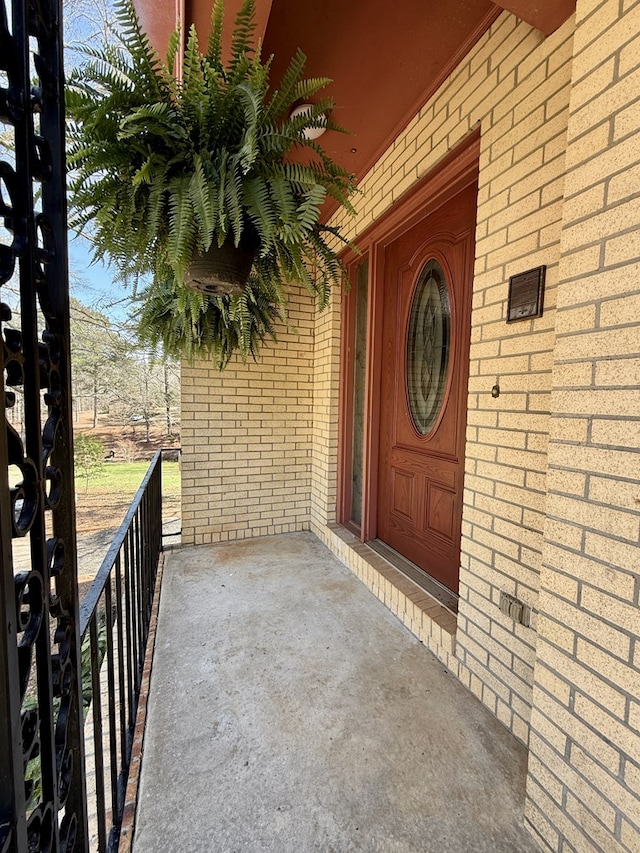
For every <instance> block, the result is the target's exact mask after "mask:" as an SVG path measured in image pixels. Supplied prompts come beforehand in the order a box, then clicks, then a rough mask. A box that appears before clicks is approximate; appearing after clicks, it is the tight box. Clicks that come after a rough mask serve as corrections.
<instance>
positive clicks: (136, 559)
mask: <svg viewBox="0 0 640 853" xmlns="http://www.w3.org/2000/svg"><path fill="white" fill-rule="evenodd" d="M161 549H162V480H161V451H158V452H157V453H156V455H155V456H154V458H153V461H152V462H151V465H150V466H149V470H148V471H147V474H146V475H145V478H144V480H143V481H142V485H141V486H140V488H139V489H138V492H137V494H136V496H135V498H134V499H133V503H132V504H131V506H130V508H129V511H128V512H127V515H126V516H125V518H124V521H123V522H122V524H121V525H120V529H119V530H118V533H117V536H116V538H115V540H114V542H113V544H112V545H111V547H110V548H109V551H108V552H107V554H106V556H105V558H104V560H103V561H102V565H101V567H100V569H99V570H98V574H97V575H96V577H95V580H94V581H93V583H92V584H91V587H90V588H89V590H88V591H87V593H86V595H85V597H84V599H83V601H82V603H81V605H80V636H81V638H82V693H83V704H84V708H85V751H86V765H87V769H86V772H87V797H88V808H87V812H88V819H89V843H90V848H91V850H97V851H100V853H103V851H115V850H117V848H118V841H119V836H120V827H121V824H122V816H123V812H124V806H125V794H126V786H127V777H128V772H129V765H130V762H131V751H132V744H133V735H134V729H135V722H136V711H137V707H138V698H139V695H140V683H141V679H142V671H143V665H144V657H145V647H146V642H147V635H148V633H149V621H150V618H151V609H152V604H153V594H154V587H155V580H156V574H157V569H158V561H159V557H160V551H161Z"/></svg>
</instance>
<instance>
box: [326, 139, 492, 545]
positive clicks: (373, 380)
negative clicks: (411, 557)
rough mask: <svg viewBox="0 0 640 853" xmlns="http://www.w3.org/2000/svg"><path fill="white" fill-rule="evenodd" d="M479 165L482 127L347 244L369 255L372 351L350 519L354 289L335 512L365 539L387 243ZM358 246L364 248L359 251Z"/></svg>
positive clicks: (373, 526) (345, 301) (373, 502)
mask: <svg viewBox="0 0 640 853" xmlns="http://www.w3.org/2000/svg"><path fill="white" fill-rule="evenodd" d="M479 171H480V128H479V126H478V127H477V128H475V129H474V130H473V131H472V132H471V133H470V134H469V135H468V136H467V137H466V138H465V139H464V140H463V141H462V142H461V143H460V144H459V145H458V146H456V148H455V149H454V150H453V151H450V152H449V153H448V154H447V155H446V156H445V157H444V158H443V159H442V160H441V161H440V163H439V164H438V165H437V166H435V167H434V168H433V169H432V170H431V171H430V172H429V173H428V174H427V175H425V177H424V178H422V179H420V180H419V181H418V183H417V184H416V185H415V186H414V187H412V188H411V189H410V190H409V191H408V192H407V193H405V194H404V195H403V196H402V197H401V198H400V199H399V200H398V201H397V202H396V203H395V204H393V205H392V207H391V208H390V209H389V210H388V211H387V212H386V213H385V214H383V215H382V217H380V219H378V220H376V222H374V223H373V224H372V225H370V226H369V227H368V228H367V229H366V230H365V231H364V232H363V233H362V234H361V235H360V236H359V238H358V239H357V240H356V246H357V249H358V251H354V250H348V251H347V252H346V253H345V254H344V256H343V260H344V262H345V264H346V266H347V268H348V269H350V268H352V269H355V267H356V266H357V263H358V259H360V258H363V257H364V256H365V255H366V256H368V260H369V295H368V303H367V353H366V376H365V412H366V415H365V423H364V442H363V444H364V451H363V502H362V524H361V526H360V528H359V529H357V528H355V527H354V525H353V523H352V522H351V519H350V515H351V486H350V477H351V468H352V462H353V459H352V455H351V454H352V450H351V447H352V439H351V430H352V396H353V380H352V376H353V362H352V360H351V355H352V352H353V346H352V344H353V329H352V328H351V327H352V326H353V317H354V307H353V298H352V296H351V294H352V293H353V291H347V292H345V293H343V297H342V314H341V316H342V328H341V341H340V401H339V420H338V435H339V441H338V491H337V506H336V517H337V521H338V523H340V524H343V525H344V526H346V527H348V528H349V529H350V530H352V531H353V532H354V533H356V534H357V535H358V536H359V538H360V540H361V541H362V542H367V541H369V540H371V539H375V538H376V536H377V526H378V459H379V439H380V406H381V400H380V379H381V372H382V370H381V367H382V328H383V315H384V273H385V269H384V263H385V250H386V248H387V246H388V245H389V244H390V243H392V242H393V241H394V240H396V239H397V238H398V237H400V236H402V234H404V233H405V232H406V231H408V230H409V229H410V228H412V227H413V226H414V225H416V224H417V223H418V222H420V221H421V220H422V219H425V218H426V217H427V216H429V215H430V214H432V213H433V212H434V211H436V210H437V209H438V208H439V207H441V206H442V205H443V204H445V203H446V202H447V201H448V200H449V199H450V198H453V196H455V195H457V194H458V193H459V192H460V191H461V190H463V189H465V187H467V186H469V184H472V183H473V182H474V181H477V180H478V176H479ZM358 252H359V253H360V254H358Z"/></svg>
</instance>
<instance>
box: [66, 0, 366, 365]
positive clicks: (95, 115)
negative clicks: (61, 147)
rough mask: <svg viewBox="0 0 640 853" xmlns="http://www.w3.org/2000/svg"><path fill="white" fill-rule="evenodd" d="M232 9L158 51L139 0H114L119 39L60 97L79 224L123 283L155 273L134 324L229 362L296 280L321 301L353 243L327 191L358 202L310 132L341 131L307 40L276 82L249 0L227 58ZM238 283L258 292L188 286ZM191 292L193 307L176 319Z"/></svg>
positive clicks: (234, 286) (277, 313) (217, 8)
mask: <svg viewBox="0 0 640 853" xmlns="http://www.w3.org/2000/svg"><path fill="white" fill-rule="evenodd" d="M223 5H224V0H213V8H212V13H211V33H212V35H211V36H210V38H209V40H208V42H207V44H208V47H207V52H206V53H203V52H202V51H201V50H200V47H199V44H198V38H197V33H196V30H195V27H193V26H192V27H191V29H190V30H189V33H188V34H186V35H185V34H184V33H180V32H179V31H176V32H174V33H173V35H172V36H171V39H170V41H169V46H170V50H169V53H168V56H167V60H166V62H163V61H162V60H161V59H160V57H159V56H158V55H157V54H156V53H155V51H154V50H153V49H152V47H151V46H150V44H149V41H148V39H147V37H146V36H145V34H144V32H143V29H142V27H141V25H140V23H139V21H138V18H137V15H136V11H135V8H134V4H133V0H118V3H116V8H117V17H118V20H119V22H120V36H119V40H120V44H119V46H118V49H117V50H115V52H114V51H112V50H111V48H110V47H109V49H106V48H105V50H103V51H98V52H95V51H93V50H91V51H87V54H88V59H87V62H86V63H84V64H83V65H82V66H79V67H78V68H76V69H75V70H74V71H73V72H72V74H71V75H70V79H69V82H68V86H67V90H66V104H67V116H68V118H69V127H68V133H69V140H70V145H69V152H68V157H67V162H68V166H69V174H70V189H71V198H72V201H71V208H72V211H74V212H73V213H72V217H71V227H72V228H74V229H75V230H77V231H79V232H81V231H83V230H84V228H85V227H86V226H87V225H88V224H89V223H92V225H93V226H94V228H95V242H94V247H95V249H94V254H95V257H96V258H103V257H105V256H108V257H109V259H110V260H111V261H112V262H113V263H114V265H115V266H116V268H117V269H118V272H119V273H120V274H121V276H122V277H123V279H126V280H127V281H131V282H133V283H136V282H138V281H140V280H141V279H143V280H145V281H146V280H148V279H149V278H150V279H151V285H150V286H149V287H148V288H146V289H145V290H144V291H142V292H144V293H145V294H146V295H145V298H146V299H149V300H151V305H150V308H149V311H144V310H143V311H142V312H141V316H142V317H144V318H146V319H145V322H146V323H147V326H146V327H145V326H141V327H140V331H139V333H140V334H141V335H143V336H144V335H147V337H148V338H149V339H159V337H160V338H161V339H162V342H163V345H164V347H165V349H166V350H167V351H170V352H173V353H177V352H178V351H181V352H184V353H186V354H187V356H188V357H191V356H192V355H193V354H194V353H196V352H202V353H203V354H209V353H214V354H216V357H219V358H220V362H221V363H222V362H224V363H226V362H227V361H228V360H229V358H230V357H231V353H232V351H233V350H234V349H238V350H240V353H241V355H242V356H243V357H244V356H246V355H247V354H249V353H251V354H252V355H253V354H255V351H256V347H257V345H258V343H259V342H260V341H261V340H262V339H263V338H264V334H263V332H265V330H267V332H268V334H271V330H272V329H273V325H272V323H273V320H274V318H275V317H280V318H282V317H284V316H285V313H286V312H285V308H286V302H287V294H288V285H289V283H291V282H296V283H297V284H300V285H303V286H305V287H306V288H307V289H308V290H309V292H310V293H311V294H313V295H314V296H315V297H317V305H318V307H319V308H323V307H324V306H325V305H326V304H327V301H328V296H329V291H330V289H331V287H340V286H341V284H342V277H343V272H344V270H343V266H342V261H341V258H340V249H341V244H342V245H343V244H345V243H346V240H345V238H344V237H343V236H342V234H341V232H340V229H339V228H337V227H333V226H328V225H325V223H324V222H323V220H322V216H323V205H324V202H325V201H326V200H327V199H328V198H330V199H332V200H333V201H336V202H338V203H339V205H341V207H342V208H343V209H344V210H346V211H348V212H350V213H353V212H354V210H353V206H352V204H351V202H350V200H349V198H350V195H351V193H352V192H353V190H354V189H355V178H354V176H353V175H351V174H350V173H349V172H348V171H347V170H346V169H345V168H344V167H343V166H341V165H340V164H338V163H334V162H333V160H331V158H330V157H329V156H328V155H327V154H326V153H325V152H323V151H322V149H321V148H319V147H318V143H317V142H315V141H314V139H311V135H312V134H313V136H317V134H318V131H321V130H325V129H326V130H327V131H334V132H339V131H342V128H341V127H340V126H339V125H337V124H335V123H334V122H333V121H332V120H331V111H332V110H333V108H334V103H333V100H332V99H331V98H330V97H325V98H317V99H316V98H315V95H316V93H317V92H319V91H320V90H321V89H322V88H323V87H324V86H326V85H327V84H328V83H329V82H330V80H328V78H324V77H314V78H311V79H305V78H304V77H303V73H304V64H305V56H304V54H303V53H302V51H300V50H298V51H297V52H296V54H295V56H294V57H293V58H292V60H291V61H290V63H289V65H288V66H287V69H286V71H285V72H284V73H283V77H282V83H281V85H278V83H277V81H272V80H270V79H269V69H270V65H271V60H270V59H267V60H265V61H263V60H262V58H261V55H260V50H259V49H256V48H255V45H254V44H253V17H254V13H255V0H242V2H241V3H239V4H238V5H239V6H240V10H239V11H238V13H237V16H236V22H235V29H234V33H233V36H232V39H231V45H232V49H231V56H230V57H225V58H224V60H223V55H222V49H221V45H222V44H223V43H226V41H227V40H226V39H223V38H222V24H223V19H224V14H223ZM120 48H122V50H120ZM178 51H180V52H181V55H182V57H183V61H182V63H178V62H177V59H178ZM179 64H180V65H181V67H182V74H181V76H180V77H179V78H178V77H176V75H175V73H174V71H175V68H177V67H178V65H179ZM301 98H304V101H305V102H304V104H298V102H299V100H300V99H301ZM309 99H312V100H309ZM312 101H313V102H312ZM296 105H298V106H301V107H303V109H302V110H300V109H299V110H298V112H296V111H295V109H294V107H295V106H296ZM305 149H306V151H307V153H308V154H309V161H308V162H306V158H302V160H301V161H300V162H298V160H297V158H294V157H293V156H292V155H293V154H294V153H295V152H298V151H299V150H305ZM231 233H233V234H234V235H236V237H237V236H238V235H239V236H240V244H239V246H235V245H234V241H233V239H232V238H231V237H230V234H231ZM221 241H222V245H221V246H220V247H219V243H220V242H221ZM211 242H213V247H212V248H211V249H209V250H208V251H206V252H204V253H203V254H196V255H195V256H194V248H195V247H197V246H207V245H209V244H210V243H211ZM245 287H249V288H251V294H250V295H251V298H250V299H249V298H247V299H238V298H235V299H234V300H230V299H228V298H227V299H219V298H218V299H210V300H203V299H202V298H196V297H195V294H198V295H201V294H206V295H208V296H211V297H220V296H228V295H234V294H241V293H243V291H244V292H245V293H246V290H244V289H245ZM186 290H187V291H189V294H193V296H192V298H191V299H189V298H188V296H189V294H185V291H186ZM156 297H157V299H156ZM187 303H189V304H190V305H191V307H192V308H193V311H192V312H191V313H188V314H186V315H185V316H184V317H178V316H177V312H184V311H185V310H186V309H185V305H186V304H187ZM203 303H206V308H203ZM167 304H170V305H171V308H170V309H169V310H168V311H167V310H165V308H166V305H167ZM163 306H164V307H163ZM201 309H202V311H205V312H209V313H204V314H202V312H201ZM194 312H195V313H194ZM198 312H200V313H198ZM196 315H197V316H196ZM167 318H168V319H169V320H171V321H172V322H171V323H169V327H167V325H166V324H165V321H167ZM174 321H175V322H174ZM154 324H157V325H154ZM167 328H169V329H170V331H167ZM171 330H172V331H171ZM267 332H265V334H266V333H267ZM158 336H159V337H158Z"/></svg>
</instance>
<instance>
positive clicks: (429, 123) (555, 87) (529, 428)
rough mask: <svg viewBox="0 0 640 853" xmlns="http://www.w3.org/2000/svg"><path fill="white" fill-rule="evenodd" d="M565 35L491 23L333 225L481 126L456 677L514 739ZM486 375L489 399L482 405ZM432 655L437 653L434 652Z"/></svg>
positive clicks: (525, 685) (509, 22)
mask: <svg viewBox="0 0 640 853" xmlns="http://www.w3.org/2000/svg"><path fill="white" fill-rule="evenodd" d="M572 35H573V21H569V22H567V24H565V25H564V26H563V27H562V28H561V29H560V30H559V31H558V32H556V33H555V34H554V35H552V36H550V37H549V38H546V39H545V38H544V37H543V36H542V34H541V33H539V32H538V31H537V30H534V29H532V28H531V27H530V26H528V25H527V24H525V23H523V22H521V21H518V19H517V18H515V17H514V16H513V15H510V14H507V13H505V14H504V15H502V16H501V17H500V18H499V19H498V20H497V21H496V23H495V24H494V25H493V26H492V27H491V29H490V31H489V32H488V33H487V34H486V36H485V37H484V38H483V39H482V40H481V41H480V42H479V43H478V45H477V46H476V47H475V48H474V49H473V51H472V52H471V53H470V55H469V56H468V57H467V59H466V60H465V61H464V62H463V63H462V64H461V65H460V66H459V67H458V68H457V69H456V70H455V72H454V73H453V74H452V75H451V77H450V78H449V80H448V81H447V82H446V83H445V84H444V85H443V86H442V87H441V89H440V90H439V91H438V92H437V93H436V95H435V96H434V97H433V98H432V99H431V100H430V101H429V102H428V103H427V104H426V105H425V107H424V108H423V109H422V110H421V112H420V113H419V115H418V116H417V117H416V118H415V119H414V120H413V121H412V122H411V124H410V125H409V126H408V128H407V129H406V131H405V132H404V133H403V134H402V135H401V136H400V137H399V138H398V139H397V140H396V141H395V142H394V144H393V145H392V146H391V147H390V148H389V149H388V151H387V152H386V153H385V155H384V156H383V157H382V158H381V159H380V161H379V162H378V163H377V164H376V166H375V168H374V169H373V170H372V171H371V173H370V174H369V175H368V176H367V178H366V179H365V181H364V182H363V183H362V185H361V189H362V195H361V196H360V197H359V199H358V200H357V201H358V217H357V219H356V220H355V221H350V220H348V219H346V218H343V219H342V220H338V221H340V222H341V224H342V225H343V227H344V228H345V229H347V230H348V231H349V233H350V236H352V237H354V238H355V237H356V236H357V234H358V233H360V232H361V231H362V230H364V229H365V228H366V227H367V226H368V225H369V224H371V222H373V221H374V220H375V219H377V218H378V217H380V216H381V215H382V214H383V213H384V211H385V210H387V209H388V208H389V207H390V206H391V205H392V204H393V203H394V202H395V201H396V200H397V199H398V198H399V197H400V196H401V195H402V193H403V192H405V191H406V190H407V189H408V188H410V187H411V186H412V185H413V184H415V182H416V181H417V180H419V179H420V178H421V177H422V176H423V175H425V174H426V173H428V172H429V171H430V170H431V169H433V168H434V166H436V165H437V163H438V161H439V160H440V159H441V158H442V156H443V155H444V154H446V153H447V152H448V151H450V150H451V149H452V148H454V147H455V145H456V144H457V143H458V142H460V141H461V140H462V139H464V137H465V136H466V135H467V134H468V133H469V132H470V131H471V130H473V128H475V127H476V126H477V125H478V123H480V127H481V161H480V178H479V198H478V221H477V252H476V258H477V259H476V267H475V280H474V296H473V315H472V341H471V353H470V359H471V364H470V383H469V385H470V387H469V391H470V393H469V417H468V436H467V438H468V440H467V447H466V478H465V485H466V488H465V504H464V515H463V540H462V568H461V575H460V581H461V583H460V593H461V602H460V613H459V618H458V626H457V632H456V656H457V662H456V663H455V665H454V666H455V668H456V670H457V674H458V675H459V677H460V678H461V679H462V681H463V682H464V683H465V684H466V685H467V686H468V687H469V688H470V689H471V690H472V691H473V692H474V693H475V694H476V695H477V696H478V697H479V698H480V699H481V700H482V701H483V702H484V703H485V704H486V705H487V706H488V707H490V708H491V710H492V711H493V712H494V713H495V714H497V716H498V717H499V718H500V719H501V720H502V721H503V722H504V723H505V724H506V725H507V726H509V727H510V728H511V730H512V731H513V732H514V733H515V734H516V735H517V736H518V737H519V738H521V739H522V740H525V741H526V739H527V736H528V724H529V716H530V710H531V690H532V682H533V666H534V660H535V643H536V632H535V624H536V622H535V609H536V607H537V595H538V588H539V575H540V569H541V551H542V536H543V525H544V515H545V501H546V478H545V473H546V469H547V444H548V432H549V412H550V400H549V396H550V391H551V369H552V364H553V347H554V343H555V332H554V323H555V291H556V285H557V280H558V261H559V257H560V233H561V222H562V198H563V176H564V148H565V145H566V131H567V120H568V103H569V90H570V85H571V57H572ZM539 264H546V265H547V287H546V296H545V313H544V316H543V317H541V318H537V319H535V320H528V321H525V322H520V323H515V324H512V325H507V324H506V323H505V318H506V298H507V283H508V280H509V276H511V275H513V274H515V273H517V272H522V271H524V270H527V269H530V268H532V267H535V266H537V265H539ZM318 322H319V324H320V325H319V328H322V329H323V330H324V329H328V328H329V326H331V328H335V325H336V322H337V321H336V319H335V317H325V318H321V319H320V320H319V321H318ZM323 333H324V332H323ZM327 334H328V332H327ZM331 366H332V372H331V374H329V378H330V382H329V383H328V385H325V387H324V389H323V397H324V399H325V403H326V410H327V411H331V410H332V409H331V407H332V406H333V405H334V404H335V401H337V387H338V377H337V370H338V359H337V358H336V357H334V359H333V360H332V361H331ZM322 375H323V377H324V376H325V374H324V373H323V374H322ZM496 377H499V384H500V388H501V394H500V397H499V398H498V399H494V398H493V397H492V396H491V388H492V386H493V385H494V384H495V382H496ZM317 394H318V391H317V390H316V399H317ZM316 414H317V412H316ZM314 429H315V434H314V453H315V454H316V457H317V458H318V459H319V460H320V459H335V456H336V452H337V443H336V441H337V440H336V437H335V435H334V434H333V433H331V432H327V433H326V436H325V435H324V434H323V432H322V431H323V429H325V422H324V421H323V422H321V423H319V422H318V419H317V417H316V418H315V420H314ZM325 439H326V440H325ZM332 477H333V479H332ZM334 481H335V475H334V474H333V472H329V471H327V473H326V475H325V478H324V481H323V478H322V477H316V478H315V480H314V484H313V485H312V490H315V491H313V493H318V494H319V493H320V492H322V494H323V495H324V494H325V493H326V491H327V488H328V485H329V484H331V483H333V482H334ZM323 505H324V504H323ZM322 524H323V518H322V517H316V516H315V515H313V514H312V529H314V530H315V531H316V532H317V533H318V535H320V536H322V537H323V538H324V539H325V541H327V542H328V543H329V544H331V536H329V535H327V534H326V533H325V532H324V531H323V529H322ZM501 590H505V591H506V592H509V593H511V594H514V595H517V596H518V597H519V598H521V599H523V600H524V601H525V602H527V603H528V604H529V605H530V606H531V607H532V608H533V609H534V613H533V620H532V625H531V627H530V628H524V627H522V626H520V625H515V624H514V622H513V621H512V620H511V619H509V618H508V617H506V616H504V615H503V614H502V613H501V612H500V610H499V608H498V603H499V597H500V591H501ZM439 649H440V647H436V646H435V645H434V646H433V650H434V651H435V652H436V653H440V652H439ZM447 657H448V656H447ZM449 665H451V664H450V663H449Z"/></svg>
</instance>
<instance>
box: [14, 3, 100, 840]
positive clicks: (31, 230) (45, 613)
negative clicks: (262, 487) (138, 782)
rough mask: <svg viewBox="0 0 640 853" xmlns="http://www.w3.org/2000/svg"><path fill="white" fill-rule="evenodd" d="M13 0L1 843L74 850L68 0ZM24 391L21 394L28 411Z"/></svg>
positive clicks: (78, 801) (82, 833)
mask: <svg viewBox="0 0 640 853" xmlns="http://www.w3.org/2000/svg"><path fill="white" fill-rule="evenodd" d="M6 2H7V0H0V72H1V73H0V121H3V122H4V123H5V124H6V125H8V126H9V128H10V134H9V135H10V136H12V137H13V139H14V141H15V153H14V154H12V155H11V156H8V157H6V158H5V159H4V160H3V161H0V226H3V230H2V229H0V286H2V285H6V284H7V283H8V282H9V281H10V280H13V281H15V280H16V279H18V281H19V288H20V294H19V300H18V303H17V304H16V305H15V306H13V307H12V306H10V305H9V304H8V303H9V302H10V299H8V298H6V297H5V301H4V302H2V303H0V356H1V358H2V370H1V371H0V375H2V377H3V388H2V389H1V393H0V405H1V404H2V402H4V410H2V411H4V412H5V414H6V413H7V412H11V411H12V410H13V413H12V420H13V423H9V422H8V421H7V419H6V418H5V424H4V425H0V454H1V459H0V462H1V464H2V465H3V466H4V465H6V466H7V469H8V472H9V478H8V480H9V488H8V494H6V495H4V494H0V499H1V501H2V517H1V519H0V521H1V520H2V519H5V516H6V520H5V522H3V528H2V529H3V534H7V532H8V533H9V534H10V535H11V536H12V538H23V537H28V540H29V549H28V554H29V559H30V565H29V568H28V570H26V571H23V572H19V573H17V574H15V575H14V572H13V567H12V565H11V560H10V559H7V556H9V557H10V554H11V549H10V548H7V546H6V543H3V554H4V555H5V559H4V561H3V562H4V563H6V565H2V566H1V568H0V570H1V571H2V575H0V579H1V580H2V584H3V586H2V589H3V590H5V591H8V590H10V589H11V588H13V593H14V598H15V610H14V611H13V614H11V621H12V624H13V627H12V628H11V629H8V628H7V629H6V630H5V631H4V632H3V635H2V636H0V649H1V650H2V652H3V653H5V652H6V654H7V656H8V659H9V658H11V666H12V667H13V669H12V670H11V679H12V680H11V682H10V684H11V685H12V686H11V690H12V691H14V693H15V694H17V695H15V696H13V695H12V694H10V692H9V690H8V689H7V690H4V685H0V687H2V688H3V689H0V698H1V697H2V696H10V695H11V702H12V703H13V704H12V705H11V708H12V711H11V714H12V716H11V721H12V722H11V724H12V725H13V724H14V721H15V720H19V722H20V728H19V732H18V734H19V737H17V736H14V737H13V738H10V740H9V741H8V744H9V745H8V746H7V745H6V744H0V747H1V748H3V749H8V750H9V751H11V760H12V766H13V768H14V771H15V772H16V773H18V772H19V771H18V769H17V768H19V767H20V765H22V767H23V769H24V778H23V779H20V780H18V782H17V785H18V786H21V785H22V786H23V787H24V790H23V791H16V793H15V797H14V800H15V811H14V813H12V814H5V813H4V812H2V811H0V853H8V851H11V853H28V851H30V850H38V851H41V853H46V851H53V850H55V851H60V853H64V851H66V852H67V853H71V851H72V850H73V851H75V850H76V849H82V850H85V849H86V847H87V840H86V815H85V813H84V810H85V808H86V804H85V803H84V801H83V796H84V782H83V781H78V780H79V778H80V777H79V774H80V773H81V772H82V769H83V768H82V710H81V709H82V701H81V696H80V695H79V694H80V683H81V680H80V673H79V665H80V653H79V642H78V629H77V624H76V620H77V586H76V578H75V540H74V531H73V529H72V527H71V525H70V522H69V521H68V519H69V517H71V519H73V482H72V471H73V464H72V459H71V453H72V449H71V448H72V444H71V440H70V433H71V424H70V413H71V410H70V368H69V326H68V324H69V318H68V286H67V282H66V217H65V213H64V209H63V207H62V205H63V203H64V201H63V200H64V197H65V188H64V162H63V151H62V149H61V145H62V139H63V127H62V109H61V105H62V102H63V92H62V68H61V66H60V60H61V55H62V50H61V33H60V28H59V24H60V20H59V19H60V13H61V7H62V3H61V2H60V0H25V2H24V3H17V4H13V8H12V15H11V27H9V25H8V19H7V7H6ZM25 60H26V61H25ZM34 77H36V79H35V80H34ZM36 198H38V201H37V203H36ZM18 399H20V400H21V401H22V402H23V403H24V405H23V407H22V409H23V411H22V413H20V415H19V416H18V414H17V409H18V407H17V405H16V402H17V400H18ZM4 482H5V483H6V482H7V478H6V476H5V480H4ZM5 489H6V486H5ZM9 517H10V524H9ZM51 532H53V535H51ZM6 601H7V602H11V594H10V593H8V595H7V598H6ZM0 618H1V617H0ZM5 625H8V623H6V622H5ZM7 637H10V638H11V643H12V644H13V647H12V648H11V647H10V646H7V641H6V638H7ZM11 643H10V645H11ZM0 671H3V670H2V668H1V667H0ZM15 728H17V726H16V727H15ZM15 728H14V731H15ZM17 744H19V745H17ZM78 759H80V760H78ZM45 774H53V778H49V776H48V775H45ZM74 786H75V794H74V796H71V792H72V791H73V790H74ZM3 802H4V801H3Z"/></svg>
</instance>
